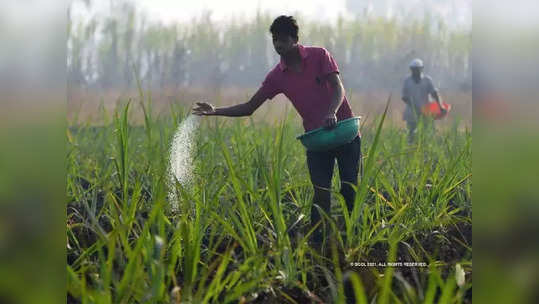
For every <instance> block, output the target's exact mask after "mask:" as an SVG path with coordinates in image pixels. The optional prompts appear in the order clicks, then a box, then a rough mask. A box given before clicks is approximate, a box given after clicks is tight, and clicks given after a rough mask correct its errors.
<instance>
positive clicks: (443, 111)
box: [440, 106, 447, 115]
mask: <svg viewBox="0 0 539 304" xmlns="http://www.w3.org/2000/svg"><path fill="white" fill-rule="evenodd" d="M440 111H442V114H444V115H445V114H446V113H447V110H446V109H445V108H442V106H440Z"/></svg>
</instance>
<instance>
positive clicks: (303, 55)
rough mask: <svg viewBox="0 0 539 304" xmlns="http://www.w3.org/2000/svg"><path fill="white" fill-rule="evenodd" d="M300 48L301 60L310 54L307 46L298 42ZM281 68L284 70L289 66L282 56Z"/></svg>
mask: <svg viewBox="0 0 539 304" xmlns="http://www.w3.org/2000/svg"><path fill="white" fill-rule="evenodd" d="M298 50H299V55H300V56H301V60H304V59H305V58H307V57H308V56H309V54H308V53H307V50H306V49H305V47H304V46H303V45H301V44H299V43H298ZM279 68H281V71H284V70H286V68H287V66H286V64H285V63H284V60H283V59H282V58H281V62H279Z"/></svg>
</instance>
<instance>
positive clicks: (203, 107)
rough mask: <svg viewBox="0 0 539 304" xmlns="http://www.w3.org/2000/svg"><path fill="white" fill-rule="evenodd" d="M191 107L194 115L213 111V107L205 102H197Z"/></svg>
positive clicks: (212, 112)
mask: <svg viewBox="0 0 539 304" xmlns="http://www.w3.org/2000/svg"><path fill="white" fill-rule="evenodd" d="M196 104H197V106H196V107H195V108H194V109H193V114H195V115H212V114H214V113H215V107H214V106H213V105H211V104H209V103H207V102H197V103H196Z"/></svg>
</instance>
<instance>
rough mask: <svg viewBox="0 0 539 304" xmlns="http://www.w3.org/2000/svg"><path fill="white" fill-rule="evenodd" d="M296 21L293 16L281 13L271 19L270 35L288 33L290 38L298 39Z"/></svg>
mask: <svg viewBox="0 0 539 304" xmlns="http://www.w3.org/2000/svg"><path fill="white" fill-rule="evenodd" d="M298 30H299V27H298V23H297V22H296V19H294V17H293V16H285V15H281V16H279V17H277V18H276V19H275V20H273V23H272V24H271V26H270V33H271V34H272V35H289V36H292V38H295V39H298Z"/></svg>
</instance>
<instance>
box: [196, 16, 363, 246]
mask: <svg viewBox="0 0 539 304" xmlns="http://www.w3.org/2000/svg"><path fill="white" fill-rule="evenodd" d="M298 30H299V28H298V25H297V22H296V20H295V19H294V17H292V16H279V17H278V18H277V19H275V20H274V21H273V23H272V24H271V27H270V32H271V34H272V38H273V46H274V47H275V51H276V52H277V53H278V54H279V55H280V56H281V60H280V62H279V63H278V64H277V65H276V66H275V67H274V68H273V69H272V70H271V71H270V72H269V73H268V74H267V76H266V78H265V80H264V81H263V82H262V86H261V87H260V88H259V89H258V91H257V92H256V93H255V94H254V95H253V96H252V97H251V99H250V100H249V101H248V102H246V103H242V104H238V105H235V106H230V107H223V108H216V107H214V106H213V105H211V104H208V103H204V102H202V103H197V107H196V108H195V109H194V110H193V113H194V114H196V115H221V116H249V115H251V114H252V113H253V112H254V111H255V110H256V109H258V108H259V107H260V106H261V105H262V104H263V103H264V102H265V101H266V100H267V99H273V97H275V95H277V94H279V93H283V94H284V95H285V96H286V97H288V99H289V100H290V101H291V102H292V104H293V106H294V108H295V109H296V110H297V112H298V113H299V115H300V116H301V117H302V119H303V127H304V129H305V131H310V130H313V129H316V128H320V127H326V128H333V127H335V125H336V123H337V121H341V120H344V119H347V118H350V117H353V116H354V114H353V113H352V110H351V108H350V104H349V103H348V100H347V99H346V96H344V87H343V85H342V82H341V80H340V78H339V68H338V66H337V63H336V62H335V60H334V59H333V57H332V56H331V54H330V53H329V52H328V51H327V50H326V49H324V48H321V47H310V46H303V45H301V44H299V43H298ZM335 160H337V163H338V166H339V175H340V178H341V194H342V195H343V197H344V198H345V200H346V203H347V206H348V209H349V210H351V209H352V207H353V203H354V199H355V192H354V190H353V188H352V187H350V184H354V185H356V184H357V176H358V172H359V167H360V162H361V137H360V134H359V133H358V136H357V137H356V138H355V139H354V140H353V141H352V142H350V143H348V144H345V145H343V146H341V147H338V148H335V149H333V150H329V151H322V152H319V151H316V152H315V151H307V166H308V168H309V174H310V177H311V182H312V184H313V187H314V198H313V207H312V208H311V225H316V223H317V222H318V221H320V219H321V216H320V214H319V212H318V209H317V208H316V207H315V206H314V204H318V206H320V207H321V208H322V209H323V210H324V211H325V212H326V213H328V214H329V211H330V192H329V191H328V190H329V189H330V188H331V179H332V177H333V168H334V165H335ZM319 227H320V226H319ZM322 239H323V235H322V231H321V229H320V228H319V229H317V230H316V231H315V233H314V234H313V242H314V243H320V242H321V241H322Z"/></svg>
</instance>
